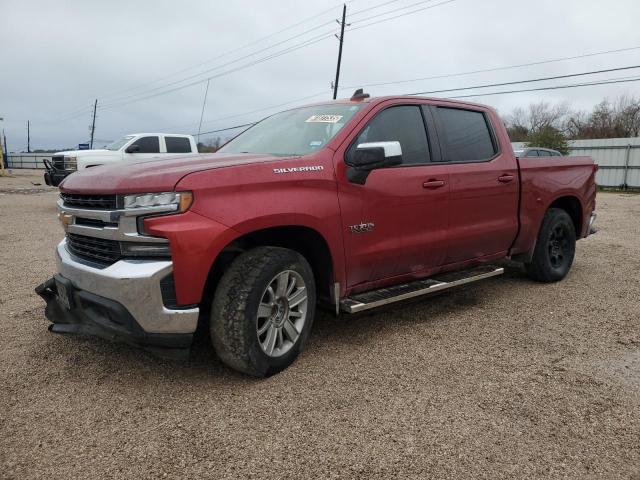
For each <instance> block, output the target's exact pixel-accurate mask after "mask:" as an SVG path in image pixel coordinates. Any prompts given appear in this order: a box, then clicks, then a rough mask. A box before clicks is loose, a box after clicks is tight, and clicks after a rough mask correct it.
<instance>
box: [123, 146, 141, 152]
mask: <svg viewBox="0 0 640 480" xmlns="http://www.w3.org/2000/svg"><path fill="white" fill-rule="evenodd" d="M125 152H126V153H139V152H140V145H136V144H133V145H129V146H128V147H127V148H126V150H125Z"/></svg>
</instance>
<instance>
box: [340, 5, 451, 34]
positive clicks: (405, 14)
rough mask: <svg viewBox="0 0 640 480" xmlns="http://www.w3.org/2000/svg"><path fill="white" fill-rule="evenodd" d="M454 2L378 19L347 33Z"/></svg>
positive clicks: (353, 28) (351, 29)
mask: <svg viewBox="0 0 640 480" xmlns="http://www.w3.org/2000/svg"><path fill="white" fill-rule="evenodd" d="M427 1H431V0H427ZM455 1H456V0H446V1H445V2H440V3H436V4H435V5H429V6H428V7H422V8H418V9H416V10H413V11H411V12H406V13H401V14H400V15H395V16H393V17H389V18H382V19H380V20H378V21H375V22H371V23H367V24H365V25H361V26H359V27H352V28H350V29H349V31H353V30H360V29H361V28H367V27H370V26H372V25H377V24H379V23H383V22H388V21H390V20H395V19H396V18H400V17H405V16H407V15H413V14H414V13H418V12H422V11H423V10H429V9H431V8H436V7H440V6H441V5H446V4H447V3H452V2H455ZM420 3H426V2H420ZM360 21H361V22H362V21H363V20H360Z"/></svg>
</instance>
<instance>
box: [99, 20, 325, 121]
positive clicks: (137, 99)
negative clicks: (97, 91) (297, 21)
mask: <svg viewBox="0 0 640 480" xmlns="http://www.w3.org/2000/svg"><path fill="white" fill-rule="evenodd" d="M332 36H333V32H327V33H325V34H322V35H318V36H317V37H313V38H312V39H310V40H308V41H305V42H302V43H299V44H296V45H294V46H292V47H288V48H287V49H285V50H281V51H279V52H276V53H273V54H271V55H268V56H266V57H262V58H260V59H257V60H254V61H252V62H249V63H246V64H244V65H240V66H238V67H236V68H233V69H230V70H226V71H224V72H221V73H218V74H216V75H212V76H210V77H209V78H208V79H207V78H205V79H200V80H196V81H194V82H191V83H188V84H186V85H180V86H177V87H175V88H171V89H169V90H165V91H162V92H158V93H154V94H150V95H147V96H143V97H139V98H134V99H132V100H129V101H119V102H116V103H113V104H110V105H108V106H106V107H103V108H115V107H119V106H122V105H128V104H130V103H134V102H138V101H141V100H147V99H149V98H153V97H157V96H160V95H165V94H167V93H171V92H175V91H178V90H183V89H185V88H187V87H191V86H193V85H198V84H200V83H203V82H205V81H207V80H211V79H214V78H219V77H222V76H224V75H228V74H230V73H233V72H237V71H238V70H242V69H245V68H248V67H251V66H253V65H257V64H259V63H263V62H266V61H268V60H271V59H273V58H277V57H280V56H282V55H285V54H287V53H290V52H293V51H295V50H299V49H301V48H304V47H307V46H309V45H313V44H315V43H318V42H320V41H322V40H324V39H326V38H330V37H332Z"/></svg>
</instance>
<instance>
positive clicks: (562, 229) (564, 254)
mask: <svg viewBox="0 0 640 480" xmlns="http://www.w3.org/2000/svg"><path fill="white" fill-rule="evenodd" d="M575 253H576V230H575V226H574V225H573V220H571V217H570V216H569V214H568V213H567V212H565V211H564V210H562V209H559V208H550V209H549V210H547V212H546V213H545V215H544V219H543V220H542V226H541V227H540V232H539V233H538V239H537V242H536V246H535V249H534V252H533V258H532V259H531V262H530V263H528V264H526V269H527V274H528V275H529V277H531V278H533V279H534V280H538V281H539V282H557V281H558V280H562V279H563V278H564V277H565V276H566V275H567V273H569V270H570V269H571V265H572V264H573V257H574V256H575Z"/></svg>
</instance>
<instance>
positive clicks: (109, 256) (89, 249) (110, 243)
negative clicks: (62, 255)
mask: <svg viewBox="0 0 640 480" xmlns="http://www.w3.org/2000/svg"><path fill="white" fill-rule="evenodd" d="M67 248H68V249H69V251H70V252H71V253H73V254H75V255H77V256H79V257H82V258H86V259H89V260H94V261H97V262H100V263H105V264H112V263H115V262H117V261H118V260H120V258H122V252H121V250H120V242H117V241H115V240H105V239H103V238H95V237H86V236H84V235H76V234H74V233H70V234H68V235H67Z"/></svg>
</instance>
